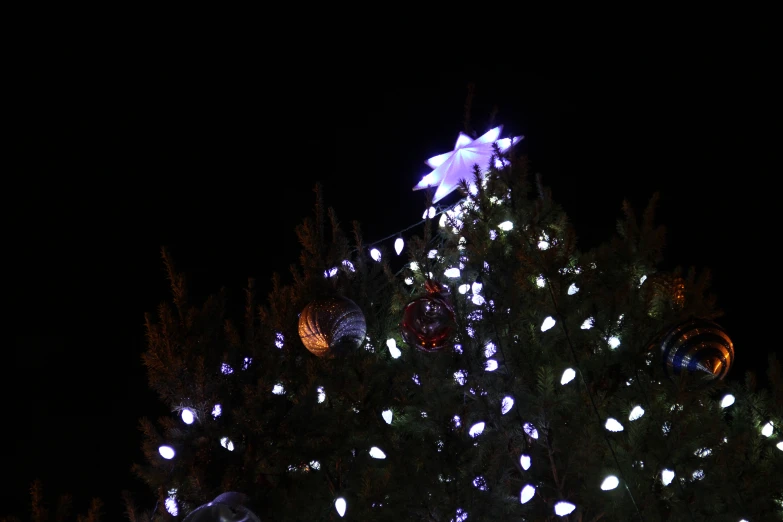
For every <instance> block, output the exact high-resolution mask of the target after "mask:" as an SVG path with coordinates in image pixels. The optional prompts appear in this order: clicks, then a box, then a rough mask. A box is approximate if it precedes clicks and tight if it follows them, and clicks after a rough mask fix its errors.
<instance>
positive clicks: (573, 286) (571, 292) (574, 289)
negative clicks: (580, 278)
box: [568, 283, 579, 295]
mask: <svg viewBox="0 0 783 522" xmlns="http://www.w3.org/2000/svg"><path fill="white" fill-rule="evenodd" d="M578 291H579V287H578V286H576V283H571V286H569V287H568V295H574V294H575V293H577V292H578Z"/></svg>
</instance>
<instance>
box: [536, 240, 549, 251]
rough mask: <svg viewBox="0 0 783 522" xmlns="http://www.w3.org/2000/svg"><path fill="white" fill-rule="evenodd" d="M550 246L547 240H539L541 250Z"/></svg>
mask: <svg viewBox="0 0 783 522" xmlns="http://www.w3.org/2000/svg"><path fill="white" fill-rule="evenodd" d="M548 248H549V243H548V242H547V241H539V242H538V249H539V250H546V249H548Z"/></svg>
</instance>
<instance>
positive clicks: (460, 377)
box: [454, 370, 467, 386]
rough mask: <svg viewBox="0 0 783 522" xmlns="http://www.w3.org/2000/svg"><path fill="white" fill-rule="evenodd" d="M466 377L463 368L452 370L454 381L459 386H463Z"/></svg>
mask: <svg viewBox="0 0 783 522" xmlns="http://www.w3.org/2000/svg"><path fill="white" fill-rule="evenodd" d="M466 378H467V375H466V374H465V372H464V370H457V371H456V372H454V381H456V383H457V384H459V385H460V386H465V379H466Z"/></svg>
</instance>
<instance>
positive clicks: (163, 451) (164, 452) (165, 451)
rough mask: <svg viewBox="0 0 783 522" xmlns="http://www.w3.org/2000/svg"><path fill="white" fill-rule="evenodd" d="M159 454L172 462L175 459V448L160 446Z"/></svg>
mask: <svg viewBox="0 0 783 522" xmlns="http://www.w3.org/2000/svg"><path fill="white" fill-rule="evenodd" d="M158 453H160V456H161V457H163V458H164V459H166V460H171V459H173V458H174V454H175V453H174V448H172V447H171V446H160V447H159V448H158Z"/></svg>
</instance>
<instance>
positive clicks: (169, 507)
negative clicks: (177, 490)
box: [163, 497, 179, 517]
mask: <svg viewBox="0 0 783 522" xmlns="http://www.w3.org/2000/svg"><path fill="white" fill-rule="evenodd" d="M163 505H164V506H166V511H168V512H169V514H170V515H171V516H172V517H176V516H177V515H178V514H179V508H178V507H177V501H176V500H174V498H173V497H168V498H166V500H165V502H164V503H163Z"/></svg>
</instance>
